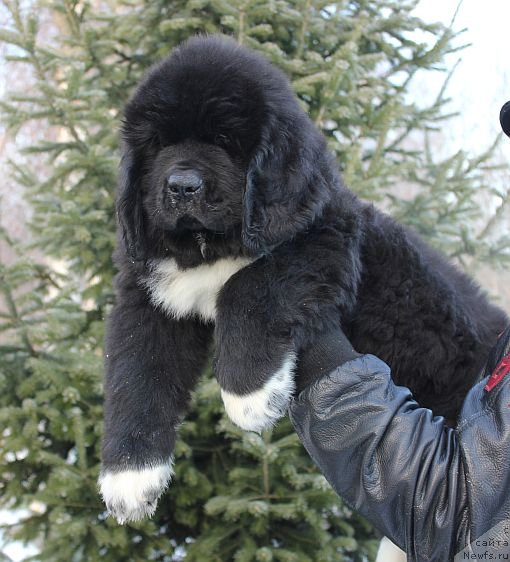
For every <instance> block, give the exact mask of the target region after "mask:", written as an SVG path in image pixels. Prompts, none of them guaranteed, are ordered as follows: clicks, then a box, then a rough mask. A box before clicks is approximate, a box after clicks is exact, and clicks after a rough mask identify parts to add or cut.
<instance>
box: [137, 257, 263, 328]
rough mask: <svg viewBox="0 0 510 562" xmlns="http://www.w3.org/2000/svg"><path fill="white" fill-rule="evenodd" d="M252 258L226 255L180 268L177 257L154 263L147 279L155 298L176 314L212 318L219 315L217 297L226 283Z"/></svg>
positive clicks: (156, 301)
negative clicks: (195, 265) (205, 262)
mask: <svg viewBox="0 0 510 562" xmlns="http://www.w3.org/2000/svg"><path fill="white" fill-rule="evenodd" d="M252 261H253V260H252V259H249V258H243V257H239V258H222V259H219V260H216V261H215V262H214V263H211V264H203V265H199V266H197V267H191V268H189V269H179V267H178V266H177V262H176V261H175V260H174V259H167V260H161V261H159V262H155V263H154V268H153V270H152V272H151V274H150V276H149V277H148V278H147V279H146V281H145V286H146V287H147V289H148V290H149V293H150V295H151V298H152V302H153V303H154V304H155V305H156V306H160V307H161V308H163V310H165V311H166V312H168V313H169V314H171V315H172V316H173V317H174V318H185V317H188V316H192V315H198V316H200V317H201V318H202V319H204V320H206V321H209V320H214V319H215V317H216V299H217V297H218V293H219V292H220V289H221V288H222V287H223V285H224V284H225V283H226V282H227V281H228V280H229V279H230V277H232V275H234V273H237V272H238V271H239V270H240V269H243V267H246V266H247V265H249V264H250V263H251V262H252Z"/></svg>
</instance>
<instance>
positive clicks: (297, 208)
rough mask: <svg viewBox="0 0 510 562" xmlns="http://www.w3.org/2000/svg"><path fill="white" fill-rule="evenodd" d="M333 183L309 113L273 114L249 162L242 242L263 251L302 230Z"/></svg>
mask: <svg viewBox="0 0 510 562" xmlns="http://www.w3.org/2000/svg"><path fill="white" fill-rule="evenodd" d="M338 182H339V179H338V175H337V173H336V171H335V166H334V162H333V157H332V155H331V154H330V153H329V151H328V148H327V146H326V140H325V139H324V137H323V136H322V134H321V133H320V132H319V131H318V130H317V129H316V128H315V127H314V125H313V124H312V123H311V121H310V120H309V119H308V117H307V116H306V115H304V114H303V113H301V112H300V111H299V112H297V111H296V112H293V114H289V115H288V116H287V117H281V116H279V117H278V118H275V117H274V116H273V119H272V121H270V122H268V123H266V124H265V126H263V128H262V131H261V135H260V142H259V144H258V146H257V147H256V149H255V151H254V154H253V156H252V158H251V161H250V163H249V166H248V172H247V178H246V191H245V196H244V210H243V212H244V216H243V243H244V244H245V246H246V247H247V248H249V249H251V250H253V251H255V252H257V253H267V252H268V251H270V250H271V249H272V248H274V247H275V246H277V245H279V244H281V243H282V242H285V241H287V240H290V239H292V238H293V237H294V236H295V235H296V234H298V233H299V232H302V231H305V230H306V229H307V228H308V227H309V226H310V225H311V224H312V223H313V222H314V221H315V220H316V219H317V218H318V216H320V214H321V212H322V210H323V209H324V207H325V205H326V204H327V203H328V201H329V200H330V198H331V193H332V191H333V190H334V189H336V188H337V187H338Z"/></svg>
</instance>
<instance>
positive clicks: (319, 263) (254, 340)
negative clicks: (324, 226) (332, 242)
mask: <svg viewBox="0 0 510 562" xmlns="http://www.w3.org/2000/svg"><path fill="white" fill-rule="evenodd" d="M291 250H293V251H292V252H291ZM334 250H335V251H334V252H332V255H330V254H329V252H328V250H327V248H324V246H323V245H322V244H320V243H317V244H316V245H315V246H314V245H312V244H307V245H306V246H305V245H304V244H303V246H302V247H300V248H296V249H289V248H285V249H283V250H282V251H281V252H280V253H278V252H274V253H273V254H272V255H271V256H269V257H267V258H260V259H258V260H257V261H255V262H254V263H252V264H251V265H249V266H248V267H246V268H244V269H242V270H241V271H239V272H238V273H236V274H235V275H234V276H232V277H231V278H230V279H229V280H228V282H227V283H226V284H225V285H224V287H223V289H222V290H221V292H220V295H219V298H218V303H217V314H216V328H215V337H216V362H215V370H216V376H217V378H218V382H219V383H220V386H221V389H222V392H221V394H222V398H223V402H224V404H225V408H226V410H227V414H228V415H229V417H230V418H231V419H232V421H234V423H236V424H237V425H239V426H240V427H241V428H243V429H246V430H252V431H261V430H262V429H264V428H265V427H268V426H270V425H272V424H273V423H275V422H276V420H278V419H279V418H280V417H282V416H283V415H284V414H285V412H286V410H287V406H288V402H289V400H290V397H291V396H292V394H293V393H294V388H295V384H294V375H293V372H294V368H295V364H296V356H297V353H298V352H299V350H300V349H301V348H302V347H303V346H305V345H308V344H309V343H310V342H312V341H313V338H314V337H316V336H317V334H320V333H321V332H322V331H324V330H328V329H331V328H332V327H334V326H339V324H340V319H341V315H342V313H343V312H344V311H347V310H348V309H349V308H350V307H352V304H353V303H354V300H355V288H356V285H355V283H356V282H357V277H356V275H355V272H354V273H353V271H352V263H353V261H352V259H349V260H347V259H345V260H343V259H342V256H341V255H339V252H338V251H337V249H336V248H334ZM344 263H347V264H348V265H349V266H351V268H350V269H347V268H346V267H342V266H343V265H344ZM346 275H347V276H350V277H348V278H347V279H346V278H345V276H346ZM351 287H352V291H350V290H349V289H350V288H351Z"/></svg>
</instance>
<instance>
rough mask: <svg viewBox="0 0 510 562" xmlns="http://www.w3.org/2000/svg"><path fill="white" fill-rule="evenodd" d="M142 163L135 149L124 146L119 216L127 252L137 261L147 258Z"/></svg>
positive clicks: (119, 189) (118, 204)
mask: <svg viewBox="0 0 510 562" xmlns="http://www.w3.org/2000/svg"><path fill="white" fill-rule="evenodd" d="M141 169H142V163H141V161H140V158H137V157H136V156H135V153H134V151H133V149H131V148H128V147H124V149H123V154H122V158H121V162H120V172H119V185H118V189H117V218H118V221H119V225H120V228H121V231H122V238H123V240H124V244H125V247H126V252H127V254H128V255H129V256H130V257H131V258H132V259H133V260H136V261H141V260H143V259H145V255H146V252H145V249H146V242H145V224H144V219H143V207H142V191H141V188H140V173H141Z"/></svg>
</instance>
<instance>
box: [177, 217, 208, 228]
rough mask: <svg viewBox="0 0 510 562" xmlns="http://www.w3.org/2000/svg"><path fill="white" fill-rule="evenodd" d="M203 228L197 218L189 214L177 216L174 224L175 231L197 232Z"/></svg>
mask: <svg viewBox="0 0 510 562" xmlns="http://www.w3.org/2000/svg"><path fill="white" fill-rule="evenodd" d="M204 229H205V226H204V225H203V224H202V223H201V222H200V221H199V220H198V219H197V218H195V217H192V216H190V215H183V216H182V217H179V218H178V219H177V223H176V225H175V230H176V231H177V232H198V231H200V230H204Z"/></svg>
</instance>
